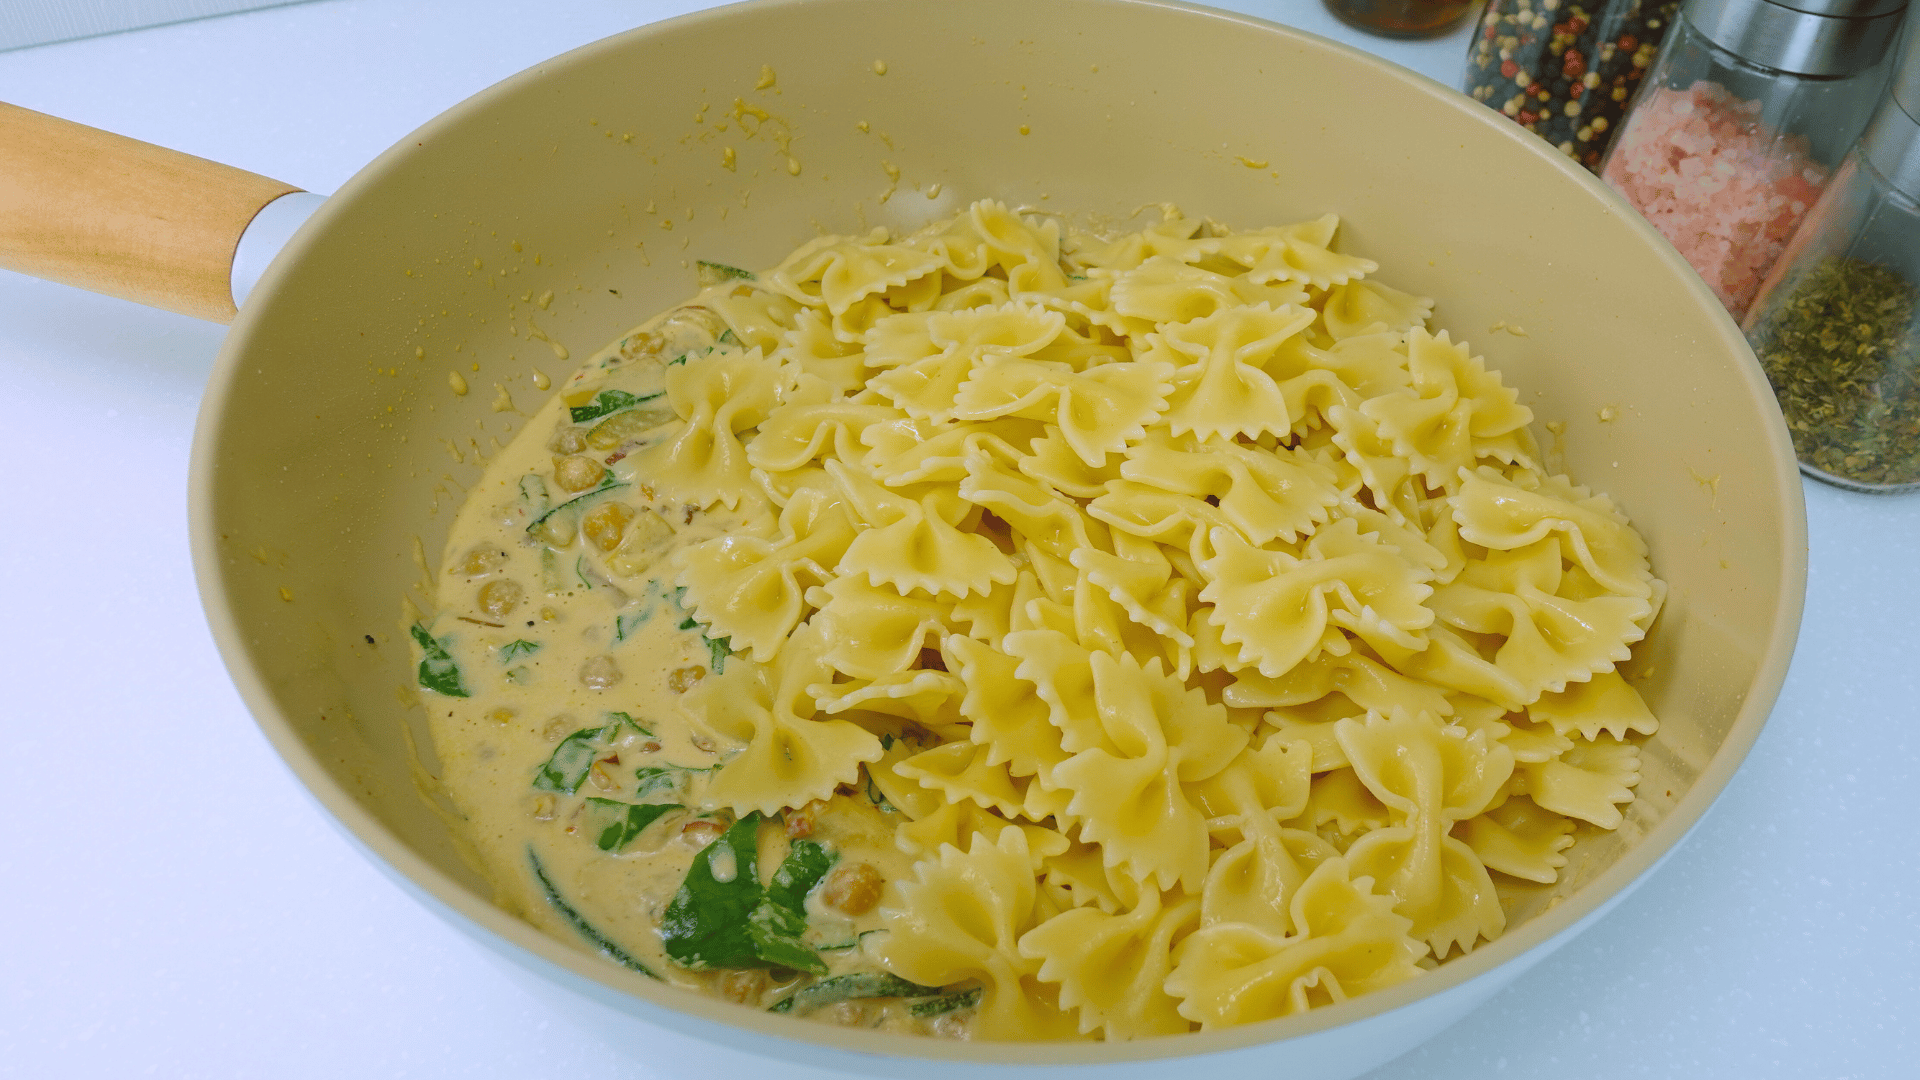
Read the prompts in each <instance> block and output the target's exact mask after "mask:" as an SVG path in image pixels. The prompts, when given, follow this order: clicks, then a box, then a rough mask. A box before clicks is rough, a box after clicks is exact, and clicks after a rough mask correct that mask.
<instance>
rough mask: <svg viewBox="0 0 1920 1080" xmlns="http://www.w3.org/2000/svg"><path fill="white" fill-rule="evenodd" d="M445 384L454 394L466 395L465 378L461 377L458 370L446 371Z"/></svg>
mask: <svg viewBox="0 0 1920 1080" xmlns="http://www.w3.org/2000/svg"><path fill="white" fill-rule="evenodd" d="M447 385H448V386H450V387H452V388H453V392H454V393H455V394H458V395H459V396H461V397H466V396H467V380H466V379H465V378H463V377H461V375H460V373H459V372H457V371H449V372H447Z"/></svg>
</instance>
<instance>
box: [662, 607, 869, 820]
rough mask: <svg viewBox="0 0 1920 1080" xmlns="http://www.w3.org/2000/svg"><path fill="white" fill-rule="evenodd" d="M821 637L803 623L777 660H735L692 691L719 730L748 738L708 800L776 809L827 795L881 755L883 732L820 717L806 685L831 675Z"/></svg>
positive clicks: (744, 810) (750, 809)
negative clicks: (877, 734)
mask: <svg viewBox="0 0 1920 1080" xmlns="http://www.w3.org/2000/svg"><path fill="white" fill-rule="evenodd" d="M821 652H822V649H821V642H820V640H819V635H818V633H817V632H815V631H813V630H812V629H811V628H807V629H803V630H801V631H797V632H796V633H795V634H794V636H793V638H791V639H789V640H788V642H787V645H786V647H785V648H783V649H781V650H780V655H779V657H778V658H777V659H775V660H774V662H773V663H772V664H757V663H752V662H741V661H739V660H736V661H735V662H734V663H732V664H729V665H727V670H726V671H725V672H723V673H722V674H720V675H716V676H712V677H710V678H709V679H707V680H706V681H705V682H703V683H702V684H701V685H700V686H699V688H698V689H696V690H694V691H693V692H691V693H689V694H688V695H687V698H686V707H687V709H688V710H689V711H691V712H692V713H693V715H695V716H696V717H699V718H700V722H701V724H702V726H704V727H705V728H706V729H707V730H708V731H710V732H712V733H713V734H714V735H715V736H718V737H719V738H721V739H724V740H727V741H729V742H732V743H739V744H744V746H743V748H742V749H741V750H740V751H739V753H737V754H735V755H733V756H732V757H730V758H728V759H727V761H726V764H725V765H724V766H722V767H721V768H720V769H719V770H718V771H717V772H714V773H713V774H712V775H711V776H710V778H709V779H708V781H707V783H706V787H705V789H704V790H703V791H702V792H701V800H702V803H703V805H705V806H709V807H725V808H727V809H729V810H732V811H733V812H734V813H736V814H748V813H755V812H757V813H761V814H772V813H776V812H778V811H779V810H781V809H782V808H784V807H789V806H805V805H806V804H808V803H810V802H812V801H814V800H815V799H825V798H828V797H829V796H831V795H832V794H833V791H834V789H835V788H836V787H838V786H839V785H841V784H851V783H853V782H854V781H855V780H857V779H858V778H859V775H860V766H861V764H862V763H864V762H869V761H875V760H878V759H879V757H880V755H881V746H880V740H879V739H877V738H874V736H873V735H872V734H871V733H869V732H867V731H866V730H864V729H862V728H861V727H859V726H858V725H856V724H852V723H848V722H847V721H845V720H816V719H814V718H813V716H814V705H813V699H812V697H811V696H810V695H809V694H808V693H807V687H808V686H809V685H811V684H814V683H819V682H824V681H826V676H827V674H828V671H827V667H826V665H825V663H824V662H823V661H822V660H821Z"/></svg>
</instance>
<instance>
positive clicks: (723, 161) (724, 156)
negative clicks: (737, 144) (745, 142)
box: [720, 146, 734, 171]
mask: <svg viewBox="0 0 1920 1080" xmlns="http://www.w3.org/2000/svg"><path fill="white" fill-rule="evenodd" d="M720 167H721V168H723V169H727V170H729V171H731V170H732V169H733V167H734V157H733V147H731V146H729V147H727V148H726V149H725V150H722V151H721V152H720Z"/></svg>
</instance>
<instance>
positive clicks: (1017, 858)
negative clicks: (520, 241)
mask: <svg viewBox="0 0 1920 1080" xmlns="http://www.w3.org/2000/svg"><path fill="white" fill-rule="evenodd" d="M1037 869H1038V867H1037V865H1036V860H1035V858H1034V856H1033V855H1031V854H1030V853H1029V852H1028V850H1027V841H1026V835H1025V833H1023V832H1021V831H1020V830H1019V829H1012V828H1010V829H1005V830H1003V831H1002V832H1001V833H1000V836H999V838H998V841H997V842H989V841H988V840H987V838H986V837H985V836H982V835H980V834H975V835H974V837H973V839H972V846H971V847H970V848H969V849H968V850H967V851H966V852H965V853H962V852H961V851H959V850H958V849H956V848H953V847H947V846H943V847H942V848H941V849H940V850H939V852H938V854H937V855H935V856H934V857H933V858H931V859H928V860H925V861H923V862H920V863H918V864H916V865H915V867H914V877H913V879H912V880H910V881H902V882H896V883H894V884H893V885H892V886H891V887H890V888H889V892H888V896H887V898H886V899H884V900H882V902H881V909H880V914H881V919H882V921H883V923H884V925H885V927H886V930H887V933H886V934H885V935H882V936H881V937H880V939H879V944H878V945H876V946H874V947H873V951H874V952H876V953H877V954H878V955H879V957H880V960H881V962H882V963H884V964H885V965H886V966H887V970H889V971H891V972H893V973H894V974H895V975H898V976H900V977H901V978H903V979H906V980H908V981H909V982H914V983H918V984H920V985H922V986H951V985H954V984H956V983H962V982H967V981H970V980H978V982H979V983H980V1012H979V1016H978V1018H977V1019H976V1020H975V1025H976V1026H975V1028H974V1033H975V1034H976V1035H977V1036H978V1037H980V1038H986V1039H1010V1040H1031V1039H1055V1038H1070V1037H1072V1036H1073V1035H1075V1034H1077V1031H1076V1025H1075V1023H1074V1020H1073V1017H1072V1015H1071V1014H1069V1013H1066V1012H1063V1011H1062V1010H1061V1009H1060V1007H1059V1005H1058V1003H1057V1000H1056V999H1055V996H1054V994H1053V993H1051V992H1049V991H1048V990H1046V988H1045V986H1044V984H1042V983H1041V981H1040V979H1039V978H1038V975H1039V970H1040V961H1038V960H1034V959H1031V958H1028V957H1025V956H1022V955H1021V954H1020V950H1019V941H1020V938H1021V936H1022V935H1024V934H1026V933H1027V932H1028V931H1029V930H1032V929H1033V928H1034V926H1035V925H1037V924H1038V923H1039V921H1040V920H1039V918H1038V917H1037V916H1038V915H1039V914H1040V913H1039V911H1038V900H1039V897H1038V895H1037V893H1038V886H1037V882H1036V876H1037V875H1036V870H1037Z"/></svg>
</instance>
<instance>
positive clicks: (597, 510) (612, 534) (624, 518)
mask: <svg viewBox="0 0 1920 1080" xmlns="http://www.w3.org/2000/svg"><path fill="white" fill-rule="evenodd" d="M632 520H633V507H631V506H628V505H627V504H626V503H619V502H605V503H601V504H600V505H599V506H596V507H594V508H593V509H592V510H589V511H587V515H586V517H585V518H583V519H582V520H581V522H580V527H581V530H582V531H584V532H585V533H586V534H587V539H588V540H591V541H593V546H594V547H597V548H599V549H600V550H601V551H612V550H613V549H614V548H617V547H619V546H620V535H621V534H622V533H624V532H626V531H627V523H628V522H630V521H632Z"/></svg>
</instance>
